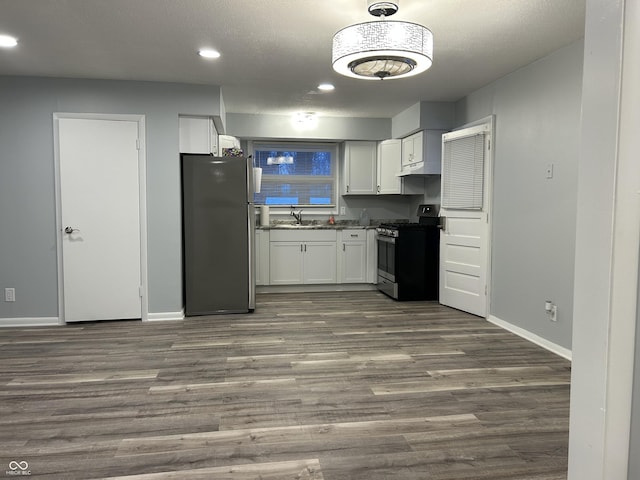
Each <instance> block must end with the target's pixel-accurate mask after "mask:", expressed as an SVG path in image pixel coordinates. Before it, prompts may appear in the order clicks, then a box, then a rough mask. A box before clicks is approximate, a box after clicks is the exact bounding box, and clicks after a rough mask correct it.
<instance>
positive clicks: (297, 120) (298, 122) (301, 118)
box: [291, 112, 318, 130]
mask: <svg viewBox="0 0 640 480" xmlns="http://www.w3.org/2000/svg"><path fill="white" fill-rule="evenodd" d="M291 121H292V123H293V126H294V127H295V128H297V129H299V130H311V129H314V128H316V127H317V126H318V116H317V115H316V114H315V112H298V113H296V114H294V115H293V118H292V120H291Z"/></svg>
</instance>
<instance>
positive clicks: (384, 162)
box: [378, 139, 402, 195]
mask: <svg viewBox="0 0 640 480" xmlns="http://www.w3.org/2000/svg"><path fill="white" fill-rule="evenodd" d="M401 156H402V141H401V140H399V139H392V140H384V141H382V142H380V143H378V193H379V194H380V195H386V194H399V193H402V180H401V179H400V177H398V176H397V174H398V173H400V170H402V164H401V159H402V158H401Z"/></svg>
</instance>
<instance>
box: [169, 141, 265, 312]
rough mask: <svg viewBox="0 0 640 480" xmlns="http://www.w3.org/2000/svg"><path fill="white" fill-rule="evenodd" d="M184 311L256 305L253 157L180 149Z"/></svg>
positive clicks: (236, 309)
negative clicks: (184, 152)
mask: <svg viewBox="0 0 640 480" xmlns="http://www.w3.org/2000/svg"><path fill="white" fill-rule="evenodd" d="M181 163H182V218H183V236H182V237H183V270H184V281H183V285H184V301H185V315H187V316H193V315H209V314H218V313H241V312H250V311H253V310H254V308H255V255H254V251H255V250H254V249H255V245H254V241H255V209H254V205H253V168H252V162H251V159H246V158H239V157H213V156H210V155H193V154H182V155H181Z"/></svg>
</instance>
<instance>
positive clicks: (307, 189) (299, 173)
mask: <svg viewBox="0 0 640 480" xmlns="http://www.w3.org/2000/svg"><path fill="white" fill-rule="evenodd" d="M253 158H254V166H256V167H261V168H262V187H261V191H260V193H256V194H255V199H254V200H255V203H256V204H257V205H270V206H272V207H278V206H282V207H287V208H288V207H290V206H294V207H305V208H307V207H324V208H327V207H334V206H335V205H336V191H337V188H336V185H337V175H336V172H337V171H338V145H337V144H335V143H297V142H270V143H259V142H254V143H253Z"/></svg>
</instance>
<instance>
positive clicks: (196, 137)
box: [179, 115, 218, 155]
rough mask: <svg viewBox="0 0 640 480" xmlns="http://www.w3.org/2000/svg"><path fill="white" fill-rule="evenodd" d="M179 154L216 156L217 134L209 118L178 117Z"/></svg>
mask: <svg viewBox="0 0 640 480" xmlns="http://www.w3.org/2000/svg"><path fill="white" fill-rule="evenodd" d="M179 128H180V153H204V154H209V153H212V154H213V155H218V132H217V130H216V127H215V126H214V125H213V119H211V118H210V117H190V116H183V115H181V116H180V117H179Z"/></svg>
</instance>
